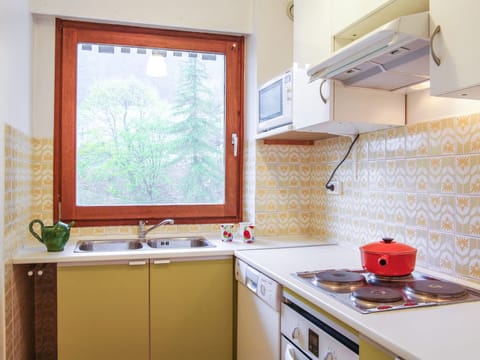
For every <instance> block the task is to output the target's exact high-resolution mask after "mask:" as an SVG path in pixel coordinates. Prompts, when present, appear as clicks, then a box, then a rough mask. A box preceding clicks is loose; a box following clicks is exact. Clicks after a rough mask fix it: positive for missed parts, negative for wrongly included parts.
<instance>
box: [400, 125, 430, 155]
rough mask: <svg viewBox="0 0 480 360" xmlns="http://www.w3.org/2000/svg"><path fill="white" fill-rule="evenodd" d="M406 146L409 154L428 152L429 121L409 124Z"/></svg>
mask: <svg viewBox="0 0 480 360" xmlns="http://www.w3.org/2000/svg"><path fill="white" fill-rule="evenodd" d="M405 148H406V154H407V156H410V157H412V156H425V155H427V154H428V149H429V138H428V123H418V124H414V125H407V127H406V137H405Z"/></svg>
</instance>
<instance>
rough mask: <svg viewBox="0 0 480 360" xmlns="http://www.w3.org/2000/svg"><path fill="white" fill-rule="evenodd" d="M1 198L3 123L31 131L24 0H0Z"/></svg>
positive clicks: (1, 296)
mask: <svg viewBox="0 0 480 360" xmlns="http://www.w3.org/2000/svg"><path fill="white" fill-rule="evenodd" d="M0 44H1V52H2V53H1V56H0V79H1V81H0V199H2V200H3V199H4V198H5V151H4V150H5V146H4V144H5V134H4V129H5V124H6V123H7V124H10V125H11V126H13V127H15V128H17V129H19V130H20V131H22V132H24V133H25V134H30V132H31V130H30V109H31V106H30V105H31V104H30V99H31V96H30V93H31V86H30V78H31V76H30V75H31V70H30V64H31V50H30V48H31V45H30V44H31V16H30V13H29V12H28V6H27V0H15V1H12V0H0ZM4 233H5V231H4V207H3V206H1V207H0V360H3V359H5V358H6V353H5V327H6V324H5V303H4V300H5V274H4V267H5V261H6V259H5V253H4V246H5V244H4Z"/></svg>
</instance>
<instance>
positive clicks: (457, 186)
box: [256, 114, 480, 281]
mask: <svg viewBox="0 0 480 360" xmlns="http://www.w3.org/2000/svg"><path fill="white" fill-rule="evenodd" d="M350 142H351V139H350V138H345V137H337V138H331V139H327V140H322V141H318V142H316V143H315V145H314V146H294V145H263V144H261V143H260V142H259V143H258V147H257V193H256V201H257V203H256V208H257V210H256V211H257V214H256V223H257V233H265V234H276V235H282V234H296V233H304V232H305V233H309V232H310V231H312V232H313V233H316V234H318V235H319V236H321V237H328V238H331V239H335V240H337V241H339V242H344V243H348V244H350V245H352V246H358V245H361V244H364V243H367V242H372V241H377V240H379V239H380V238H382V237H383V236H390V237H394V238H395V239H397V240H398V241H401V242H405V243H408V244H411V245H413V246H415V247H416V248H417V249H418V255H417V256H418V257H417V263H418V264H419V265H422V266H425V267H427V268H430V269H432V270H437V271H441V272H445V273H449V274H451V275H454V276H458V277H466V278H469V279H472V280H475V281H480V257H479V255H480V114H475V115H470V116H462V117H458V118H448V119H443V120H438V121H432V122H427V123H420V124H416V125H409V126H406V127H400V128H395V129H390V130H385V131H378V132H373V133H369V134H362V135H361V136H360V138H359V140H358V142H357V144H356V145H355V147H354V148H353V151H352V154H351V155H350V156H349V158H348V159H347V161H346V162H345V163H344V164H343V165H342V166H341V167H340V168H339V170H338V171H337V174H336V175H335V178H334V180H338V181H342V182H343V195H341V196H338V195H327V194H326V191H325V182H326V180H327V179H328V177H329V175H330V173H331V171H332V170H333V169H334V167H335V166H336V165H337V163H338V162H339V161H340V159H341V158H342V157H343V155H344V153H345V151H346V149H347V148H348V146H349V144H350ZM297 220H298V226H294V225H293V223H294V222H295V221H297Z"/></svg>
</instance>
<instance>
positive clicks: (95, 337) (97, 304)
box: [57, 261, 149, 360]
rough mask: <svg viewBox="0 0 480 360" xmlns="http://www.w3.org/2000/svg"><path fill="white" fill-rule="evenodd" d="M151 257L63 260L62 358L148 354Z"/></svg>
mask: <svg viewBox="0 0 480 360" xmlns="http://www.w3.org/2000/svg"><path fill="white" fill-rule="evenodd" d="M148 269H149V268H148V262H146V261H145V262H144V261H140V262H134V263H131V265H129V264H128V263H122V264H118V263H115V264H105V265H95V266H93V265H82V266H59V267H58V274H57V275H58V279H57V286H58V291H57V309H58V359H59V360H106V359H115V360H122V359H124V360H132V359H135V360H148V358H149V334H148V274H149V270H148Z"/></svg>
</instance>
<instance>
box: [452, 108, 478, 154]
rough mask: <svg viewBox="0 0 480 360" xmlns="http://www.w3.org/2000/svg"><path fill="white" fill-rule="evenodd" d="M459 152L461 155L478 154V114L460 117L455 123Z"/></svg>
mask: <svg viewBox="0 0 480 360" xmlns="http://www.w3.org/2000/svg"><path fill="white" fill-rule="evenodd" d="M455 131H456V134H457V137H458V139H459V143H460V144H459V150H461V152H462V153H463V154H471V153H479V152H480V114H471V115H465V116H460V117H458V118H457V119H456V121H455Z"/></svg>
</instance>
